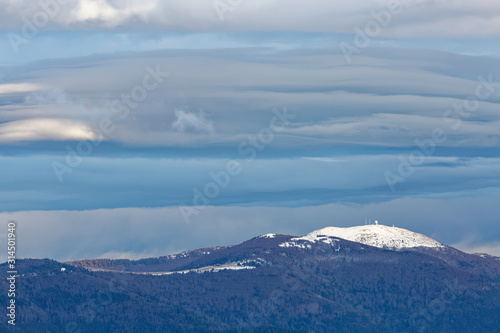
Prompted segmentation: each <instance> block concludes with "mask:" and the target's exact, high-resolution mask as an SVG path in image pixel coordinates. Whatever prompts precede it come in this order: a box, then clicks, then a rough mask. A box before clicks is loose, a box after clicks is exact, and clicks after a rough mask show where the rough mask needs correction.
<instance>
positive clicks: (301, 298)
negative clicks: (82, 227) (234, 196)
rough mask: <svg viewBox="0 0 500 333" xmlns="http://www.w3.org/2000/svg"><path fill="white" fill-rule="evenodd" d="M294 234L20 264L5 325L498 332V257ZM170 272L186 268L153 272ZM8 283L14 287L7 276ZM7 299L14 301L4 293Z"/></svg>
mask: <svg viewBox="0 0 500 333" xmlns="http://www.w3.org/2000/svg"><path fill="white" fill-rule="evenodd" d="M290 238H291V236H286V235H276V236H274V237H273V238H263V237H258V238H254V239H251V240H249V241H247V242H244V243H242V244H239V245H236V246H230V247H219V248H210V249H200V250H196V251H191V252H186V253H183V254H179V255H175V256H166V257H161V258H152V259H144V260H137V261H129V260H85V261H78V262H68V263H60V262H56V261H52V260H21V261H19V262H18V267H17V268H18V271H19V273H20V274H22V276H19V277H18V279H17V284H18V285H17V288H18V290H17V297H16V301H17V303H18V318H17V325H16V326H15V328H12V327H9V328H7V324H6V320H4V321H3V322H2V324H1V326H0V330H1V331H6V332H7V331H8V332H43V333H47V332H75V333H76V332H498V331H499V330H498V327H500V319H499V316H498V314H499V313H500V260H498V258H496V257H491V256H486V255H483V256H480V255H470V254H465V253H463V252H460V251H458V250H455V249H453V248H449V247H445V248H441V249H432V248H414V249H411V250H399V251H394V250H387V249H380V248H375V247H371V246H367V245H364V244H361V243H356V242H350V241H347V240H342V239H334V241H332V242H330V243H322V242H319V243H310V244H306V242H304V246H302V247H300V246H299V247H297V246H295V247H283V246H280V244H283V243H284V242H286V241H288V240H290ZM307 245H309V247H308V246H307ZM224 267H225V268H231V269H222V268H224ZM61 268H66V270H65V271H61ZM236 268H239V269H236ZM2 269H3V270H4V271H6V267H5V264H4V265H2ZM167 271H170V272H171V271H183V272H184V273H182V274H181V273H173V274H165V275H152V274H145V272H157V273H161V272H163V273H164V272H167ZM2 286H3V287H2V288H4V289H3V290H7V289H8V288H7V284H6V281H5V280H2ZM0 301H1V302H2V304H7V302H8V299H7V295H6V294H5V293H2V294H1V295H0Z"/></svg>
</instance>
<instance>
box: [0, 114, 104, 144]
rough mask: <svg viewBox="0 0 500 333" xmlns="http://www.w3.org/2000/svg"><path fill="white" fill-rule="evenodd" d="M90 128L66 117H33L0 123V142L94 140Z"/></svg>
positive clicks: (94, 136)
mask: <svg viewBox="0 0 500 333" xmlns="http://www.w3.org/2000/svg"><path fill="white" fill-rule="evenodd" d="M95 139H97V136H96V135H95V134H94V133H93V132H92V129H91V128H90V127H89V126H87V125H85V124H83V123H79V122H75V121H72V120H68V119H48V118H34V119H26V120H17V121H11V122H7V123H3V124H0V142H1V143H5V142H17V141H37V140H95Z"/></svg>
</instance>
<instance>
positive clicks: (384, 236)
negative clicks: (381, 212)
mask: <svg viewBox="0 0 500 333" xmlns="http://www.w3.org/2000/svg"><path fill="white" fill-rule="evenodd" d="M329 237H337V238H342V239H346V240H349V241H352V242H358V243H362V244H366V245H370V246H375V247H379V248H387V249H404V248H415V247H430V248H442V247H445V246H444V245H443V244H441V243H439V242H437V241H435V240H434V239H432V238H430V237H427V236H425V235H422V234H419V233H416V232H413V231H409V230H406V229H401V228H396V227H389V226H385V225H380V224H370V225H362V226H356V227H349V228H337V227H326V228H323V229H319V230H315V231H313V232H311V233H309V234H307V235H305V236H302V237H297V238H292V239H291V240H290V241H291V242H288V243H287V244H286V245H285V246H286V247H288V246H294V245H295V244H292V243H294V242H297V241H301V240H302V241H309V242H312V243H316V242H325V243H331V242H332V240H331V239H330V238H329ZM297 245H298V244H297ZM297 245H295V246H297Z"/></svg>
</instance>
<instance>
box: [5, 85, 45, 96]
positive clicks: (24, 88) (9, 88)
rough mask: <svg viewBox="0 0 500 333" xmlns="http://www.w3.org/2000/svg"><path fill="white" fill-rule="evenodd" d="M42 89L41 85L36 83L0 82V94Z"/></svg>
mask: <svg viewBox="0 0 500 333" xmlns="http://www.w3.org/2000/svg"><path fill="white" fill-rule="evenodd" d="M41 89H43V86H41V85H39V84H36V83H27V82H26V83H7V84H0V95H2V94H17V93H27V92H31V91H37V90H41Z"/></svg>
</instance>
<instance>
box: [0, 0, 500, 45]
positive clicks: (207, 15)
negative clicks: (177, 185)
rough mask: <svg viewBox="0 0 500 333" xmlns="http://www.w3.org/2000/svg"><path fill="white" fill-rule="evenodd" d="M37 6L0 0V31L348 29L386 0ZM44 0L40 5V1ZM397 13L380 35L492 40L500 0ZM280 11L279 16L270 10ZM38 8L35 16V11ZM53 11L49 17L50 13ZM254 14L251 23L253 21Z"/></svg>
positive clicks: (101, 0)
mask: <svg viewBox="0 0 500 333" xmlns="http://www.w3.org/2000/svg"><path fill="white" fill-rule="evenodd" d="M46 2H49V3H53V4H56V6H55V7H54V6H53V8H55V9H52V10H49V11H47V10H44V6H41V5H40V4H39V2H33V1H30V0H19V1H15V2H14V1H7V0H4V1H2V2H0V13H2V14H1V15H0V22H1V23H0V29H2V30H7V31H9V30H10V31H12V30H14V31H15V30H18V31H19V32H20V30H21V28H22V27H21V26H20V22H23V21H22V18H23V17H24V18H26V19H27V20H28V21H31V22H33V21H35V20H34V19H33V17H37V16H38V17H39V18H38V20H40V17H41V16H43V14H44V13H45V12H49V15H47V16H48V21H49V23H46V24H45V26H43V27H40V28H39V29H49V30H54V29H61V28H62V29H83V30H85V29H104V30H107V29H117V28H119V29H122V30H126V31H132V30H134V29H137V30H144V29H151V30H156V29H167V30H171V31H182V30H184V31H221V30H224V31H243V30H247V31H286V30H288V31H323V32H332V33H354V27H356V26H358V27H360V28H361V29H363V28H364V26H365V24H367V23H368V22H370V21H374V20H375V18H374V16H373V15H374V14H373V13H374V12H378V13H380V12H381V11H385V12H387V8H388V3H390V1H386V0H377V1H364V2H356V3H353V2H347V1H343V0H334V1H331V0H315V1H307V2H306V1H299V2H296V3H294V5H293V6H290V5H289V1H288V0H253V1H235V2H223V3H224V4H226V7H224V9H223V10H220V9H219V10H218V9H216V6H215V5H214V3H215V2H214V1H205V0H190V1H177V0H163V1H160V0H126V1H117V0H69V1H67V2H66V1H65V2H63V4H60V5H57V4H58V1H56V0H52V1H46ZM46 2H45V3H46ZM400 3H401V4H402V11H401V13H399V14H395V15H392V16H391V20H390V22H389V24H387V25H386V26H385V27H383V28H382V29H381V33H380V35H381V36H397V37H411V36H413V37H430V38H434V37H454V38H460V37H462V38H464V37H467V38H469V37H478V36H481V37H485V36H489V37H498V36H499V34H500V19H499V18H500V14H498V13H500V4H499V3H498V2H495V1H490V0H463V1H459V2H458V1H449V0H401V1H400ZM278 12H279V13H280V15H279V16H277V15H276V13H278ZM40 13H41V14H40ZM52 13H53V14H52ZM256 19H258V24H255V22H256Z"/></svg>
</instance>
